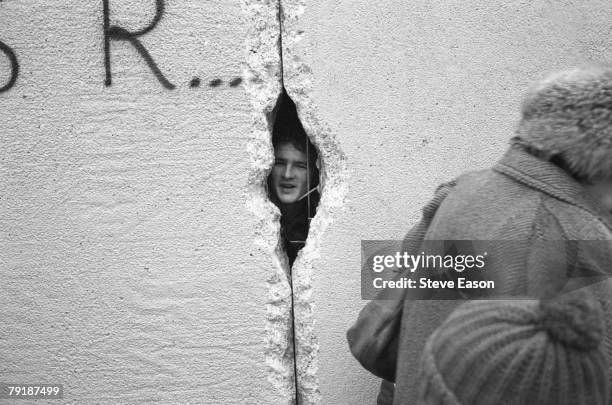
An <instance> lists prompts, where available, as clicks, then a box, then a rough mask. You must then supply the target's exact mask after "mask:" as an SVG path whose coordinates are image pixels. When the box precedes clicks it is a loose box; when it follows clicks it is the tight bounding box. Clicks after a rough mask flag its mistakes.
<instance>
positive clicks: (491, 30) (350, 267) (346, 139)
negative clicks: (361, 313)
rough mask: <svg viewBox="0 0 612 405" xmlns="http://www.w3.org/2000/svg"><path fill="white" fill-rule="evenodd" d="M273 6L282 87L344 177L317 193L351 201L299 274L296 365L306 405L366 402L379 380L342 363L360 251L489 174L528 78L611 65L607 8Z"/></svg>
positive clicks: (544, 2)
mask: <svg viewBox="0 0 612 405" xmlns="http://www.w3.org/2000/svg"><path fill="white" fill-rule="evenodd" d="M282 3H283V7H284V10H285V14H286V19H285V22H284V31H283V45H284V49H283V60H284V78H285V86H286V87H287V90H288V92H289V94H290V95H291V96H292V97H294V100H295V101H296V103H297V105H298V109H299V110H300V111H301V113H302V115H303V117H304V119H305V121H306V124H307V125H306V126H307V128H310V130H311V132H312V134H313V135H314V136H315V138H316V139H319V140H321V141H320V143H322V144H323V145H324V146H323V149H327V150H329V149H334V148H332V147H329V146H325V145H328V144H329V142H326V141H325V140H328V139H329V138H330V137H333V139H334V145H335V148H338V149H340V150H341V151H342V153H343V155H344V156H345V157H346V161H347V162H348V163H347V164H348V168H349V172H348V177H347V175H346V173H344V172H342V171H338V170H336V168H335V167H334V168H331V170H327V171H326V176H327V178H326V183H327V184H330V183H331V184H334V186H332V188H334V189H335V190H338V189H340V187H339V186H336V185H335V184H336V183H343V182H346V183H347V184H348V189H349V191H348V194H347V195H346V202H345V205H344V210H343V212H342V213H341V214H340V213H339V214H337V215H336V216H335V222H334V223H333V225H331V226H329V227H328V228H327V230H326V232H325V233H324V234H322V235H320V238H319V240H318V245H319V246H320V249H319V251H318V253H317V254H316V255H313V257H312V260H311V265H310V267H309V268H308V269H307V270H306V271H305V272H306V273H307V274H308V276H309V277H310V279H311V284H310V290H311V291H312V295H309V296H307V297H306V296H305V297H302V299H303V300H304V301H307V302H308V303H309V305H310V307H311V312H312V314H313V315H312V318H313V319H312V321H311V323H310V327H311V330H310V332H309V339H306V342H305V343H304V344H305V345H308V346H312V343H311V342H312V340H313V339H315V340H316V346H317V347H318V354H317V356H316V357H314V360H312V359H310V358H307V359H302V364H301V367H302V368H303V370H304V371H305V372H307V373H308V377H307V378H305V379H306V380H307V381H313V380H318V384H319V392H317V393H316V395H311V396H312V397H315V396H316V397H318V398H320V399H321V403H325V404H366V403H373V401H374V398H375V395H376V385H377V384H378V381H376V379H374V378H372V377H370V376H369V375H368V373H367V372H365V371H363V370H362V369H361V368H360V366H359V364H358V363H357V362H356V361H355V360H354V359H353V358H352V357H351V355H350V353H349V351H348V348H347V344H346V339H345V332H346V330H347V328H348V327H349V326H350V325H351V324H352V322H353V321H354V320H355V319H356V315H357V312H358V310H359V309H360V308H361V307H362V306H363V305H364V304H365V302H363V301H361V299H360V295H359V294H360V289H359V281H360V280H359V268H360V264H359V260H360V251H359V249H360V243H359V242H360V240H361V239H377V238H378V239H398V238H401V237H402V236H403V235H404V233H405V232H406V231H407V230H408V229H409V227H410V226H411V225H412V224H414V223H415V221H416V220H417V218H418V216H419V214H420V212H419V210H420V207H421V205H422V204H423V203H424V202H425V201H427V200H428V199H429V198H430V197H431V195H432V192H433V190H434V188H435V186H436V185H437V184H439V183H440V182H442V181H446V180H450V179H452V178H453V177H454V176H455V175H457V174H459V173H460V172H462V171H464V170H468V169H473V168H484V167H487V166H489V165H491V164H492V163H494V162H495V161H496V160H497V159H498V158H499V157H500V154H501V153H502V152H503V150H504V149H505V147H506V145H507V141H508V139H509V138H510V137H511V136H512V133H513V130H514V124H515V122H516V121H517V119H518V112H519V102H520V97H521V94H522V92H523V91H524V90H525V89H526V87H527V86H528V85H529V84H530V83H531V82H532V81H533V80H534V79H537V78H539V77H541V75H543V74H545V73H546V72H547V71H550V70H555V69H559V68H564V67H568V66H570V65H575V64H578V63H582V62H585V61H588V60H599V61H608V62H609V61H610V60H611V58H612V52H611V51H612V47H611V45H612V42H611V38H612V35H611V34H612V32H611V31H612V27H611V26H610V24H609V21H610V19H611V17H612V5H610V3H609V2H605V1H600V0H589V1H583V2H576V1H552V0H538V1H509V2H508V1H490V2H482V1H466V0H456V1H414V2H406V1H399V0H398V1H394V0H386V1H377V2H372V1H361V0H350V1H349V0H345V1H342V0H341V1H334V2H329V1H306V0H283V2H282ZM322 126H325V127H327V128H322ZM327 163H329V165H330V166H331V165H332V164H335V163H330V162H329V161H328V162H327ZM328 167H329V166H328ZM324 194H325V192H324ZM326 204H329V200H326V196H324V197H323V205H324V207H325V205H326ZM314 232H317V231H316V230H315V231H314ZM299 271H300V270H299V269H298V272H299ZM312 362H315V363H316V365H312ZM315 371H316V373H315ZM311 391H312V390H311Z"/></svg>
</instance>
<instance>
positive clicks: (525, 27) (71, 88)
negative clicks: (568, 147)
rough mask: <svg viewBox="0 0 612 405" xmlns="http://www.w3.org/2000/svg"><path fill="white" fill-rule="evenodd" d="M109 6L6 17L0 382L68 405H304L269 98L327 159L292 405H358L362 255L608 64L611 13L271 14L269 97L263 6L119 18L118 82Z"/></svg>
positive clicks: (421, 10) (510, 8) (0, 162)
mask: <svg viewBox="0 0 612 405" xmlns="http://www.w3.org/2000/svg"><path fill="white" fill-rule="evenodd" d="M104 3H105V1H99V2H82V1H75V0H69V1H65V2H59V3H58V2H49V1H46V0H45V1H41V0H37V1H34V0H5V1H2V2H0V41H1V42H2V43H3V44H5V45H6V46H8V47H10V50H12V51H14V53H15V56H16V58H17V62H18V66H19V70H18V72H17V71H16V69H15V68H16V66H17V65H14V66H12V64H11V61H10V58H9V57H8V54H9V53H10V52H8V51H6V49H7V48H6V47H5V48H4V49H5V50H4V51H3V52H0V89H1V86H5V85H8V84H9V79H10V77H11V73H13V75H12V76H14V77H16V82H15V83H14V85H12V86H10V88H8V89H5V91H2V92H0V111H2V115H1V116H2V120H1V124H2V130H1V131H0V184H1V187H0V189H1V190H2V193H1V195H0V286H1V290H0V307H1V308H2V312H1V313H0V314H1V315H2V320H3V328H2V330H1V331H0V359H2V362H0V382H16V383H37V382H46V383H61V384H64V389H65V400H64V401H63V402H65V403H135V402H139V401H141V402H146V403H148V402H154V401H159V402H163V403H207V404H220V403H248V404H255V403H261V404H268V403H270V404H276V403H279V404H281V403H292V402H294V401H295V399H294V397H295V386H294V381H293V375H294V370H293V359H294V353H293V348H292V344H291V340H292V339H291V301H292V299H291V290H290V287H289V280H288V278H287V277H286V274H287V270H288V269H287V262H286V258H285V257H284V255H283V253H282V252H281V251H280V248H279V246H278V210H276V209H275V207H273V206H272V204H270V203H269V202H268V201H267V199H266V195H265V190H264V184H265V177H266V175H267V171H268V169H269V168H270V165H271V163H272V153H271V152H272V149H271V145H270V133H269V124H270V121H269V119H270V118H271V112H272V108H273V106H274V104H275V102H276V98H277V96H278V94H279V93H280V89H281V85H282V84H283V83H284V85H285V87H286V89H287V91H288V92H289V95H290V96H291V97H292V98H293V100H294V101H295V102H296V104H297V106H298V111H299V114H300V117H301V118H302V121H303V123H304V126H305V128H306V130H307V131H308V133H309V134H310V135H311V137H312V140H313V142H314V143H315V144H316V145H317V146H318V147H319V149H320V151H321V155H322V158H323V167H322V176H323V177H322V181H323V184H324V191H323V197H322V201H321V205H320V209H319V213H318V215H317V217H316V218H315V220H314V221H313V224H312V229H311V235H310V237H309V241H308V244H307V246H306V248H305V249H304V250H303V252H302V254H301V255H300V257H298V259H297V261H296V264H295V267H294V269H293V277H292V279H293V280H292V282H293V289H294V312H295V315H296V319H295V324H296V339H297V349H296V350H297V351H296V356H297V357H296V362H297V365H298V367H297V375H298V391H299V397H300V404H306V403H324V404H362V403H363V404H367V403H372V402H373V400H374V397H375V395H376V389H377V387H376V385H377V380H376V379H375V378H373V377H371V376H369V375H368V373H367V372H365V371H364V370H362V369H361V368H360V366H359V365H358V364H357V362H356V361H355V360H354V359H352V357H351V356H350V354H349V352H348V348H347V345H346V342H345V332H346V329H347V328H348V327H349V326H350V324H351V323H352V322H353V321H354V319H355V317H356V314H357V312H358V310H359V309H360V308H361V307H362V306H363V305H364V302H363V301H361V299H360V295H359V293H360V288H359V267H360V265H359V259H360V252H359V248H360V240H361V239H375V238H380V239H389V238H401V237H402V236H403V234H404V233H405V232H406V230H407V229H408V228H409V227H410V226H411V225H412V224H413V223H414V222H415V221H416V219H417V218H418V215H419V208H420V206H421V204H422V203H423V202H424V201H426V200H427V199H428V198H429V197H430V195H431V192H432V191H433V189H434V187H435V186H436V184H438V183H439V182H441V181H444V180H448V179H450V178H452V177H453V176H455V175H456V174H458V173H459V172H461V171H464V170H466V169H471V168H480V167H486V166H488V165H490V164H492V163H493V162H494V161H495V160H496V159H497V158H498V157H499V155H500V154H501V152H502V151H503V149H504V148H505V145H506V143H507V139H508V138H509V137H510V136H511V135H512V131H513V127H514V122H515V121H516V119H517V118H518V104H519V99H520V95H521V93H522V92H523V90H524V89H525V87H526V86H527V85H528V83H530V82H531V81H532V80H533V79H535V78H537V77H539V76H540V75H541V74H542V73H543V72H545V71H548V70H552V69H556V68H561V67H566V66H568V65H573V64H576V63H580V62H583V61H585V60H589V59H594V60H602V61H606V60H608V59H609V58H610V56H612V55H610V46H609V42H608V41H609V38H610V37H612V36H611V35H610V31H611V30H612V28H611V27H610V24H609V21H610V19H611V17H612V6H610V5H609V4H608V3H607V2H605V1H603V0H588V1H583V2H575V1H569V0H567V1H552V0H547V1H543V0H539V1H531V2H525V1H511V2H507V1H506V2H502V1H493V2H488V3H487V4H484V3H483V2H476V1H464V0H462V1H458V0H457V1H446V2H430V1H427V2H426V1H418V2H404V1H393V0H384V1H378V2H371V1H369V2H366V1H361V0H351V1H335V2H329V1H326V2H324V1H308V2H307V1H306V0H282V20H283V24H282V26H283V27H282V56H283V69H282V72H283V75H281V64H280V52H279V48H278V45H279V35H280V33H281V26H280V23H279V18H278V17H279V15H278V11H279V8H278V7H279V2H278V1H277V0H274V1H272V0H243V1H241V2H237V1H229V0H215V1H207V2H201V1H178V0H166V1H163V2H162V1H161V0H157V1H155V0H125V1H119V0H114V1H110V2H108V3H107V5H108V13H107V14H106V15H107V16H108V23H107V31H106V32H107V34H108V35H109V36H110V37H109V48H108V57H109V61H110V65H109V63H108V61H106V60H105V35H104V33H105V31H104V26H105V25H104V21H105V13H104ZM156 7H158V8H156ZM156 15H157V17H160V18H159V21H157V20H156V19H155V16H156ZM155 21H157V23H155ZM112 26H119V27H122V28H124V29H125V30H127V31H128V32H131V33H132V34H134V35H133V36H132V37H131V39H132V42H129V41H127V40H115V39H114V38H115V37H117V36H121V35H124V36H125V31H122V30H118V29H116V28H115V29H112V28H111V27H112ZM147 26H150V28H151V29H150V30H149V31H148V32H146V33H142V35H140V34H141V33H139V32H138V31H139V30H143V29H144V28H146V27H147ZM113 35H114V36H115V37H113ZM135 40H138V41H140V43H141V45H142V47H141V49H140V51H138V50H137V48H138V45H137V44H136V42H134V41H135ZM143 49H144V50H146V52H147V53H148V54H149V56H150V58H151V61H153V62H154V64H151V63H149V64H148V63H147V62H146V58H145V56H146V55H144V53H143ZM108 69H110V71H109V72H110V75H111V78H112V80H110V81H108V80H107V78H108V76H107V70H108ZM281 76H282V77H281ZM105 81H106V84H107V85H105ZM5 87H7V86H5ZM0 91H1V90H0ZM25 403H27V402H25Z"/></svg>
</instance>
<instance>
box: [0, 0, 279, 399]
mask: <svg viewBox="0 0 612 405" xmlns="http://www.w3.org/2000/svg"><path fill="white" fill-rule="evenodd" d="M262 5H263V7H264V9H263V11H261V12H260V15H258V18H259V20H258V21H255V20H254V19H253V18H251V17H252V16H253V15H255V14H256V13H257V12H258V11H257V10H253V9H252V7H251V4H250V3H249V2H243V3H242V4H241V3H240V2H237V1H224V0H218V1H206V2H204V1H177V0H167V1H166V2H165V6H166V7H165V13H164V15H163V17H162V19H161V21H160V23H159V24H158V26H157V27H156V28H155V29H154V30H153V31H151V32H150V33H148V34H147V35H145V36H143V37H142V38H141V40H142V43H143V44H144V45H145V47H147V49H148V50H149V52H150V53H151V56H152V57H153V58H154V60H155V61H156V62H157V64H158V66H159V68H160V69H161V71H162V72H163V74H165V76H166V77H167V79H168V80H169V81H170V82H172V83H174V84H175V85H176V89H175V90H166V89H165V88H163V87H162V85H161V84H160V83H159V82H158V80H157V79H156V78H155V76H154V75H153V74H152V73H151V71H150V69H149V68H148V67H147V65H146V64H145V63H144V62H143V59H142V58H141V57H140V56H139V55H138V53H137V52H136V51H135V49H134V48H133V47H132V46H131V45H129V44H128V43H127V42H116V41H115V42H113V43H112V45H111V49H112V51H111V58H112V63H113V84H112V86H110V87H105V86H104V79H105V70H104V52H103V31H102V22H103V7H102V1H93V2H92V1H77V0H70V1H61V2H56V1H41V0H5V1H3V2H1V3H0V41H2V42H4V43H6V44H7V45H9V46H10V47H11V48H12V49H14V51H15V53H16V54H17V57H18V59H19V63H20V74H19V78H18V80H17V83H16V84H15V86H14V87H13V88H12V89H11V90H10V91H7V92H4V93H1V94H0V111H1V114H0V117H1V118H0V122H1V130H0V140H1V141H0V142H1V143H0V184H1V186H0V190H2V191H1V193H0V194H1V195H0V308H1V310H0V318H1V319H2V328H0V359H1V360H0V382H17V383H37V382H48V383H61V384H64V388H65V400H64V401H63V402H65V403H74V404H84V403H87V404H93V403H136V402H139V401H142V402H144V403H150V402H153V401H161V402H164V403H172V404H178V403H206V404H222V403H223V404H225V403H245V404H255V403H262V404H264V403H281V402H282V401H284V400H286V397H287V393H283V392H281V391H278V390H275V389H273V386H272V385H271V384H270V381H269V371H268V367H267V366H266V357H265V353H266V350H268V348H269V346H268V345H267V344H266V339H268V337H267V336H268V335H267V332H266V328H265V326H266V303H267V302H268V300H269V297H268V286H267V285H266V281H267V280H268V278H269V277H270V267H271V263H272V259H271V255H270V253H269V252H264V251H262V250H261V249H258V248H256V247H255V246H254V245H253V239H254V235H255V229H256V227H258V225H257V223H256V221H255V220H254V216H253V215H252V213H251V212H250V211H248V210H247V209H246V206H245V201H246V198H245V195H246V190H247V181H248V174H249V172H250V170H251V165H252V164H251V161H250V160H249V155H248V153H247V145H248V143H249V139H250V137H251V136H252V133H253V131H254V126H257V125H259V126H261V123H259V124H258V123H257V119H258V118H257V117H258V116H261V117H263V116H262V115H261V111H258V110H257V108H255V107H254V106H253V103H252V100H251V96H250V95H249V94H248V93H247V92H245V88H244V87H245V83H248V80H245V82H243V84H242V85H240V86H237V87H233V88H232V87H229V86H228V81H229V80H230V79H233V78H235V77H240V76H243V74H244V73H245V72H246V74H251V73H250V72H249V68H248V67H247V66H246V65H245V61H246V56H247V46H249V43H250V44H251V45H252V46H257V44H260V45H262V46H266V47H267V48H270V49H272V50H273V51H274V52H273V55H277V52H275V50H274V47H273V46H274V44H275V39H276V37H274V35H273V34H269V35H268V37H265V36H264V37H263V39H258V38H259V37H258V35H259V34H260V33H259V31H257V30H255V31H254V28H255V24H256V23H257V24H259V25H262V24H263V25H264V26H265V24H266V23H267V22H271V24H276V14H275V13H274V12H273V11H274V6H273V5H267V6H266V5H265V4H263V3H262ZM266 7H267V8H266ZM110 8H111V15H110V18H111V24H118V25H122V26H124V27H125V28H126V29H130V30H137V29H140V28H143V27H144V26H146V25H147V24H148V23H149V22H150V21H151V19H152V17H153V15H154V13H155V2H154V1H153V0H125V1H120V0H112V1H110ZM270 10H271V11H272V13H271V14H270V12H269V11H270ZM276 31H278V30H276ZM270 35H271V36H270ZM249 36H251V37H252V38H253V40H248V39H249ZM266 41H269V42H266ZM253 43H255V45H253ZM262 53H266V51H265V50H264V51H263V52H262ZM276 58H277V59H276V61H275V60H274V59H273V57H272V59H271V62H270V64H269V65H268V66H267V72H268V77H267V78H265V79H266V80H268V81H269V82H268V85H269V86H271V87H274V86H276V94H277V93H278V86H279V84H278V77H277V76H278V75H277V71H278V57H277V56H276ZM8 67H9V65H8V59H7V58H6V57H5V56H4V54H0V81H2V83H4V82H5V81H6V79H7V78H8V73H9V69H8ZM264 72H265V70H264ZM275 75H276V76H275ZM195 76H197V77H199V78H200V79H201V83H202V84H201V86H200V87H197V88H191V87H190V86H189V83H190V81H191V79H192V78H193V77H195ZM215 78H219V79H222V80H223V84H221V85H219V86H218V87H210V86H208V85H207V83H208V82H209V81H210V80H213V79H215ZM247 79H248V78H247ZM251 79H253V78H251ZM253 80H254V79H253ZM258 80H260V81H261V80H262V79H261V78H259V79H258ZM264 90H265V88H264ZM262 91H263V90H262ZM262 97H263V99H265V97H266V95H265V93H264V96H262ZM262 103H263V104H265V102H262ZM261 120H263V118H261ZM60 402H62V401H60Z"/></svg>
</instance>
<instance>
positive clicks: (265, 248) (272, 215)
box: [241, 0, 296, 404]
mask: <svg viewBox="0 0 612 405" xmlns="http://www.w3.org/2000/svg"><path fill="white" fill-rule="evenodd" d="M241 6H242V10H243V12H244V14H245V16H246V17H245V21H247V22H248V23H249V24H250V27H249V31H248V34H247V38H246V61H245V64H244V69H243V70H244V74H243V77H244V78H245V81H244V89H245V91H246V93H247V96H248V97H249V100H250V102H251V105H252V131H251V135H250V139H249V141H248V144H247V152H248V155H249V159H250V167H251V170H250V172H249V174H248V181H247V187H246V197H245V199H246V204H247V207H248V209H249V210H250V212H251V213H252V214H253V216H254V217H255V222H256V223H255V235H254V248H256V249H257V250H258V251H259V254H261V255H263V256H264V257H270V258H271V262H270V269H269V273H268V277H267V280H266V284H267V288H268V291H267V297H266V308H265V311H266V317H265V339H266V346H265V352H264V361H265V363H266V365H267V369H268V376H267V380H268V381H269V382H270V383H271V385H272V389H274V390H275V392H276V394H277V395H278V402H277V403H279V404H295V402H296V398H295V392H296V388H295V378H294V376H295V371H294V349H293V335H292V333H293V319H292V292H291V286H290V284H289V279H288V274H289V273H288V268H289V263H288V260H287V256H286V254H285V252H284V251H283V250H282V246H281V244H280V243H279V242H280V212H279V210H278V208H277V207H276V206H274V204H272V203H271V202H270V201H269V200H268V197H267V193H266V178H267V175H268V172H269V170H270V168H271V167H272V164H273V160H274V153H273V147H272V137H271V130H272V123H271V119H272V113H273V110H274V107H275V105H276V103H277V100H278V97H279V95H280V94H281V91H282V77H281V75H282V73H281V72H282V69H281V58H280V49H279V40H280V24H279V19H278V12H279V8H278V0H274V1H270V0H268V1H261V0H242V2H241Z"/></svg>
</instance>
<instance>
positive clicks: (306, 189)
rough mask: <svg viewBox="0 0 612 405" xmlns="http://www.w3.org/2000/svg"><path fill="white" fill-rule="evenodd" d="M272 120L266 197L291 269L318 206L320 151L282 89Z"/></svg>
mask: <svg viewBox="0 0 612 405" xmlns="http://www.w3.org/2000/svg"><path fill="white" fill-rule="evenodd" d="M271 119H272V122H273V125H272V146H273V147H274V164H273V166H272V169H271V170H270V174H269V175H268V181H267V186H268V198H269V199H270V201H272V202H273V203H274V204H275V205H276V206H277V207H278V208H279V210H280V212H281V219H280V223H281V243H282V246H283V249H284V251H285V252H286V254H287V257H288V259H289V265H290V266H293V263H294V262H295V259H296V258H297V255H298V253H299V251H300V250H301V249H302V248H303V247H304V245H305V244H306V239H307V237H308V231H309V229H310V221H311V220H312V218H314V216H315V214H316V211H317V207H318V205H319V200H320V187H319V184H320V174H319V169H320V167H321V165H320V160H319V152H318V151H317V148H316V147H315V146H314V144H313V143H312V142H311V141H310V139H309V137H308V135H307V134H306V131H305V130H304V127H303V126H302V123H301V122H300V119H299V117H298V114H297V110H296V107H295V103H294V102H293V100H291V98H290V97H289V95H288V94H287V92H286V91H285V90H284V89H283V92H282V93H281V95H280V97H279V99H278V102H277V104H276V107H275V108H274V111H273V112H272V117H271Z"/></svg>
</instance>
